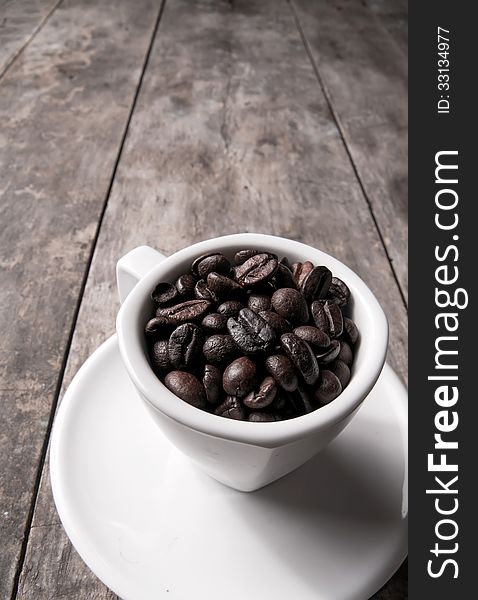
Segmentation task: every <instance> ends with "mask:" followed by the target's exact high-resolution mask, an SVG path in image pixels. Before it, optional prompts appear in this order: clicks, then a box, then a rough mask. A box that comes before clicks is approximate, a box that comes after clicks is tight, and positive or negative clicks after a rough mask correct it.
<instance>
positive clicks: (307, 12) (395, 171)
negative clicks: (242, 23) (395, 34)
mask: <svg viewBox="0 0 478 600" xmlns="http://www.w3.org/2000/svg"><path fill="white" fill-rule="evenodd" d="M294 5H295V6H296V11H297V14H298V20H299V22H300V26H301V28H302V31H303V32H304V35H305V37H306V39H307V43H308V46H309V49H310V52H311V54H312V56H313V60H314V62H315V64H316V65H317V69H318V72H319V77H320V79H321V82H322V84H323V86H324V88H325V89H326V90H327V93H328V96H329V99H330V102H331V104H332V106H333V110H334V113H335V116H336V119H337V121H338V122H339V124H340V127H341V130H342V134H343V137H344V139H345V143H346V144H347V147H348V149H349V152H350V156H351V159H352V160H353V162H354V165H355V168H356V170H357V172H358V176H359V178H360V181H361V182H362V185H363V187H364V190H365V193H366V196H367V198H368V201H369V202H370V205H371V209H372V211H373V214H374V217H375V219H376V221H377V223H378V227H379V228H380V231H381V235H382V237H383V242H384V244H385V246H386V248H387V252H388V254H389V256H390V258H391V260H392V262H393V268H394V270H395V273H396V275H397V278H398V281H399V282H400V285H401V288H402V291H403V294H404V296H405V297H406V295H407V290H408V265H407V253H408V239H407V238H408V227H407V225H408V222H407V213H408V207H407V201H408V192H407V180H408V177H407V168H408V165H407V162H408V156H407V126H408V114H407V62H406V59H405V56H404V55H403V53H402V52H401V51H400V49H399V48H398V46H397V44H395V43H394V41H393V40H392V38H391V37H390V35H389V34H388V32H387V31H386V30H385V29H384V28H383V27H382V26H381V25H380V23H379V22H378V20H377V19H376V18H375V17H374V16H373V14H371V11H370V10H369V9H368V8H367V6H364V4H363V3H362V2H360V1H359V0H294Z"/></svg>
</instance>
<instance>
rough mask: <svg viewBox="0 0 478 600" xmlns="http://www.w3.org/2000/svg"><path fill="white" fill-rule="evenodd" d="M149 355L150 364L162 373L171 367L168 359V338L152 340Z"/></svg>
mask: <svg viewBox="0 0 478 600" xmlns="http://www.w3.org/2000/svg"><path fill="white" fill-rule="evenodd" d="M150 356H151V364H152V365H153V369H154V370H155V371H157V372H159V373H163V372H165V371H170V370H171V369H172V365H171V361H170V360H169V351H168V340H157V341H156V342H154V344H153V346H152V348H151V351H150Z"/></svg>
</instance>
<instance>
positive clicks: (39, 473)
mask: <svg viewBox="0 0 478 600" xmlns="http://www.w3.org/2000/svg"><path fill="white" fill-rule="evenodd" d="M62 1H63V0H59V2H58V3H57V4H56V5H55V7H54V9H53V10H52V11H51V12H50V13H49V15H48V16H47V17H46V18H45V19H44V21H43V22H42V24H41V26H40V27H39V28H38V29H37V30H36V31H35V34H36V33H38V31H39V30H40V29H41V27H42V26H43V25H44V23H45V22H46V20H47V18H48V17H49V16H51V14H53V12H54V10H55V9H56V8H57V7H58V6H59V5H60V3H61V2H62ZM165 4H166V0H162V1H161V5H160V7H159V11H158V14H157V17H156V22H155V24H154V29H153V33H152V35H151V40H150V42H149V45H148V49H147V51H146V54H145V58H144V61H143V66H142V68H141V73H140V76H139V79H138V85H137V86H136V91H135V94H134V97H133V101H132V103H131V107H130V109H129V112H128V117H127V119H126V124H125V127H124V131H123V135H122V137H121V142H120V145H119V149H118V154H117V156H116V160H115V163H114V166H113V171H112V174H111V178H110V182H109V185H108V190H107V192H106V195H105V199H104V201H103V206H102V208H101V213H100V216H99V219H98V225H97V227H96V230H95V234H94V237H93V240H92V244H91V249H90V254H89V257H88V260H87V262H86V265H85V271H84V273H83V278H82V281H81V287H80V291H79V294H78V300H77V302H76V306H75V311H74V313H73V319H72V323H71V327H70V332H69V334H68V340H67V344H66V347H65V353H64V355H63V360H62V363H61V367H60V372H59V374H58V380H57V384H56V386H55V395H54V400H53V404H52V407H51V410H50V416H49V419H48V425H47V430H46V433H45V439H44V442H43V446H42V450H41V454H40V461H39V464H38V469H37V474H36V477H35V485H34V488H33V494H32V499H31V503H30V509H29V511H28V518H27V522H26V525H25V530H24V535H23V541H22V546H21V549H20V555H19V558H18V563H17V568H16V571H15V577H14V580H13V587H12V593H11V596H10V600H15V599H16V597H17V595H18V587H19V583H20V577H21V574H22V570H23V565H24V562H25V556H26V552H27V547H28V541H29V539H30V531H31V527H32V522H33V516H34V513H35V506H36V502H37V497H38V492H39V489H40V483H41V478H42V473H43V468H44V465H45V460H46V456H47V451H48V445H49V441H50V436H51V431H52V428H53V421H54V418H55V414H56V409H57V406H58V401H59V397H60V391H61V387H62V384H63V378H64V375H65V370H66V366H67V364H68V358H69V355H70V349H71V344H72V341H73V336H74V333H75V329H76V324H77V321H78V315H79V313H80V308H81V303H82V300H83V296H84V293H85V288H86V283H87V281H88V276H89V274H90V269H91V264H92V262H93V256H94V254H95V250H96V245H97V243H98V238H99V235H100V231H101V225H102V223H103V219H104V216H105V213H106V209H107V207H108V201H109V198H110V195H111V190H112V188H113V183H114V180H115V177H116V172H117V170H118V165H119V163H120V160H121V156H122V154H123V149H124V145H125V141H126V137H127V135H128V130H129V127H130V124H131V119H132V117H133V113H134V110H135V108H136V103H137V100H138V97H139V93H140V91H141V86H142V83H143V79H144V74H145V72H146V69H147V66H148V63H149V59H150V56H151V50H152V48H153V45H154V41H155V39H156V35H157V33H158V29H159V24H160V22H161V17H162V16H163V12H164V6H165ZM32 38H33V35H32V37H31V38H30V39H29V40H28V42H27V44H28V43H29V42H30V40H31V39H32ZM27 44H25V45H24V46H23V47H22V49H21V50H23V48H25V47H26V45H27ZM21 50H20V51H19V52H18V53H17V55H16V56H18V54H19V53H20V52H21ZM10 64H12V62H10ZM5 70H6V69H5ZM4 72H5V71H4ZM0 78H1V75H0Z"/></svg>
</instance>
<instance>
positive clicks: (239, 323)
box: [227, 308, 276, 354]
mask: <svg viewBox="0 0 478 600" xmlns="http://www.w3.org/2000/svg"><path fill="white" fill-rule="evenodd" d="M227 329H228V331H229V333H230V334H231V336H232V338H233V339H234V342H235V343H236V345H237V346H238V347H239V348H240V349H241V350H242V352H244V354H256V353H258V352H264V351H265V350H267V349H268V348H270V347H271V346H272V344H273V343H274V341H275V339H276V335H275V333H274V330H273V329H272V327H271V326H270V325H268V323H267V322H266V321H265V320H264V319H263V318H262V317H261V316H260V315H258V314H257V313H255V312H254V311H252V310H251V309H250V308H242V309H241V310H240V311H239V314H238V315H237V318H236V319H235V318H234V317H229V319H228V320H227Z"/></svg>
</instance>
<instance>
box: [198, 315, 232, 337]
mask: <svg viewBox="0 0 478 600" xmlns="http://www.w3.org/2000/svg"><path fill="white" fill-rule="evenodd" d="M226 323H227V317H226V316H225V315H220V314H219V313H210V314H209V315H206V316H205V317H204V319H203V320H202V321H201V327H202V328H203V329H204V331H205V332H207V333H221V332H222V331H225V329H226Z"/></svg>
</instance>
